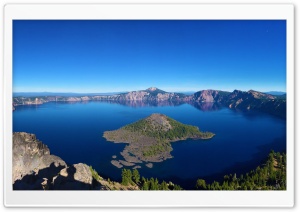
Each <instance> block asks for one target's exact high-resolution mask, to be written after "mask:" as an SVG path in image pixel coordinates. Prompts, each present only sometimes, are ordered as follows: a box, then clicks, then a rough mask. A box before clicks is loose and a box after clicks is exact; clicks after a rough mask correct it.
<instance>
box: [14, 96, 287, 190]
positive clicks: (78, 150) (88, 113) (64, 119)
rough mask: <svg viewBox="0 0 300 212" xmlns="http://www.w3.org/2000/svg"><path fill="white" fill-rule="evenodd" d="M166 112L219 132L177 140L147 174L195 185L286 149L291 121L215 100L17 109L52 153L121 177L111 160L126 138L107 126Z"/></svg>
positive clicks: (21, 127) (20, 128)
mask: <svg viewBox="0 0 300 212" xmlns="http://www.w3.org/2000/svg"><path fill="white" fill-rule="evenodd" d="M152 113H163V114H165V115H167V116H169V117H171V118H173V119H175V120H177V121H179V122H182V123H184V124H190V125H195V126H198V127H199V129H200V130H201V131H210V132H213V133H215V134H216V136H215V137H213V138H212V139H210V140H207V141H206V140H197V141H195V140H187V141H179V142H175V143H172V147H173V151H172V152H171V154H172V156H174V157H173V158H172V159H168V160H166V161H163V162H161V163H153V165H154V166H153V168H148V167H146V166H144V165H142V168H141V169H139V172H140V173H141V175H143V176H145V177H157V178H158V179H160V180H162V179H164V180H166V181H167V180H168V181H169V180H171V181H172V182H175V183H178V184H180V185H181V186H182V187H184V188H192V187H191V186H194V185H195V182H196V179H197V178H204V179H205V180H206V181H208V182H211V181H213V180H220V179H221V178H222V177H223V176H224V175H225V174H230V173H237V174H241V173H245V172H247V171H249V170H251V169H253V168H256V166H258V165H260V164H261V163H262V161H264V159H266V157H267V155H268V153H269V152H270V150H271V149H273V150H274V151H285V150H286V121H285V120H282V119H279V118H276V117H274V116H271V115H268V114H265V113H260V112H253V111H251V112H238V111H236V110H232V109H229V108H226V107H221V106H219V105H214V104H211V103H207V104H201V105H196V106H193V105H190V104H182V105H177V106H170V105H169V106H151V105H149V104H146V105H144V104H136V103H132V104H127V105H121V104H117V103H107V102H87V103H81V102H77V103H72V104H70V103H55V102H49V103H46V104H43V105H36V106H35V105H34V106H18V107H16V110H15V111H14V112H13V131H14V132H28V133H34V134H36V136H37V138H38V139H39V140H40V141H42V142H43V143H45V144H47V145H48V147H49V148H50V151H51V154H54V155H57V156H59V157H61V158H62V159H63V160H64V161H66V162H67V163H69V164H74V163H80V162H82V163H86V164H88V165H91V166H93V168H94V169H96V170H97V171H98V172H99V174H100V175H102V176H103V177H105V178H110V179H112V180H120V179H121V169H118V168H117V167H115V166H113V165H112V164H111V160H112V156H113V155H116V156H117V159H122V156H121V155H120V154H119V153H120V152H121V151H122V150H123V148H124V147H125V144H115V143H112V142H108V141H106V139H105V138H103V137H102V136H103V132H104V131H107V130H115V129H118V128H120V127H122V126H124V125H126V124H129V123H132V122H135V121H137V120H139V119H142V118H145V117H147V116H149V115H151V114H152Z"/></svg>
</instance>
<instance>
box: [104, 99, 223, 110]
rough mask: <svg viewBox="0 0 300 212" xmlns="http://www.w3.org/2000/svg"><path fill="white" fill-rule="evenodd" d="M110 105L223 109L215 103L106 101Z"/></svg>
mask: <svg viewBox="0 0 300 212" xmlns="http://www.w3.org/2000/svg"><path fill="white" fill-rule="evenodd" d="M105 102H108V103H110V104H120V105H124V106H128V107H136V108H138V107H164V106H174V107H176V106H180V105H183V104H190V105H191V106H193V107H195V108H197V109H198V110H201V111H216V110H220V109H221V107H222V106H221V104H219V103H215V102H188V103H187V102H183V101H105Z"/></svg>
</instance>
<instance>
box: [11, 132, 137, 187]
mask: <svg viewBox="0 0 300 212" xmlns="http://www.w3.org/2000/svg"><path fill="white" fill-rule="evenodd" d="M12 165H13V167H12V181H13V189H14V190H110V189H119V190H129V189H130V190H135V189H136V188H135V187H130V188H129V187H124V186H121V185H120V184H119V183H116V182H111V181H107V180H105V179H103V178H102V177H100V176H99V175H98V174H95V173H96V172H95V171H94V170H92V169H91V168H90V167H89V166H87V165H86V164H83V163H78V164H73V165H68V164H66V162H65V161H63V160H62V159H61V158H60V157H58V156H55V155H51V154H50V150H49V148H48V147H47V145H45V144H43V143H42V142H41V141H39V140H38V139H37V138H36V136H35V135H34V134H29V133H25V132H16V133H13V164H12ZM92 172H93V173H92ZM95 175H96V176H97V179H95V177H93V176H95Z"/></svg>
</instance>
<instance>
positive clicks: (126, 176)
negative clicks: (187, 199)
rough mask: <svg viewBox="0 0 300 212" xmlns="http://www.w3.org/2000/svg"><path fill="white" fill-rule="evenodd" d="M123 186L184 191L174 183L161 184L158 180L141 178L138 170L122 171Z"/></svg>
mask: <svg viewBox="0 0 300 212" xmlns="http://www.w3.org/2000/svg"><path fill="white" fill-rule="evenodd" d="M121 184H122V185H125V186H128V185H137V186H138V187H139V188H140V189H141V190H182V188H181V187H180V186H179V185H176V184H173V183H172V182H169V183H166V182H165V181H163V182H162V183H159V181H158V179H157V178H156V179H154V178H153V177H151V178H150V179H148V178H145V177H141V176H140V174H139V172H138V170H137V169H134V170H133V171H131V170H130V169H122V182H121Z"/></svg>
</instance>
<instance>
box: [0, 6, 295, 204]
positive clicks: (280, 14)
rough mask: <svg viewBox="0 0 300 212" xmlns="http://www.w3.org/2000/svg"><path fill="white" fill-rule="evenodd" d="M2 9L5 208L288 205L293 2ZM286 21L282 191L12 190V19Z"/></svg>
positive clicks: (291, 191)
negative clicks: (284, 178)
mask: <svg viewBox="0 0 300 212" xmlns="http://www.w3.org/2000/svg"><path fill="white" fill-rule="evenodd" d="M4 9H5V13H4V16H5V18H4V29H5V33H4V39H5V44H4V50H5V51H4V71H5V72H4V74H5V75H4V76H5V78H4V79H5V85H4V86H5V87H4V95H5V101H4V106H5V113H4V119H5V122H4V123H5V124H4V153H5V154H4V162H5V165H6V167H5V169H4V170H5V172H4V182H5V183H4V197H5V199H4V204H5V206H7V207H32V206H38V207H58V206H59V207H95V206H102V207H124V206H125V207H141V206H149V207H199V206H203V207H207V206H209V207H232V206H237V207H240V206H252V207H292V206H293V205H294V6H293V5H285V4H278V5H265V4H264V5H253V4H250V5H246V4H243V5H236V4H231V5H220V4H214V5H209V4H204V5H203V4H202V5H201V4H90V5H88V4H72V5H67V4H62V5H56V4H43V5H39V4H26V5H25V4H24V5H19V4H11V5H6V6H5V8H4ZM16 19H20V20H24V19H27V20H29V19H30V20H50V19H51V20H53V19H64V20H74V19H76V20H79V19H83V20H86V19H98V20H99V19H111V20H115V19H128V20H135V19H139V20H142V19H152V20H160V19H165V20H172V19H177V20H178V19H180V20H187V19H193V20H197V19H203V20H204V19H205V20H222V19H230V20H261V19H263V20H278V19H282V20H287V164H288V170H287V190H286V191H171V192H168V191H49V192H43V191H13V190H12V186H11V185H12V179H11V178H12V177H11V176H12V143H11V141H12V20H16ZM116 200H117V201H116Z"/></svg>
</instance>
